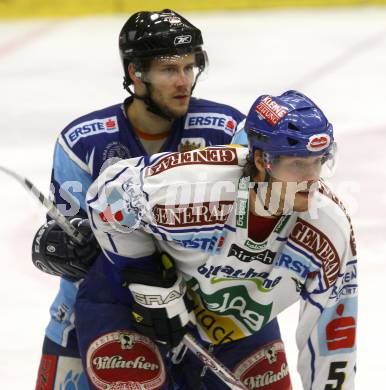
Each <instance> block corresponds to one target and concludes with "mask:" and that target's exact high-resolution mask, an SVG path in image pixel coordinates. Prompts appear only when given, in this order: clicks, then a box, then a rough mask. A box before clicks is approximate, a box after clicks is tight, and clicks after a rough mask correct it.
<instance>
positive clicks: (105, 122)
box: [64, 116, 119, 147]
mask: <svg viewBox="0 0 386 390" xmlns="http://www.w3.org/2000/svg"><path fill="white" fill-rule="evenodd" d="M118 130H119V129H118V121H117V117H116V116H112V117H110V118H106V119H94V120H92V121H87V122H83V123H79V124H77V125H76V126H74V127H71V128H70V129H68V130H67V131H66V133H65V135H64V137H65V139H66V141H67V143H68V144H69V145H70V147H73V146H74V145H75V144H76V143H77V142H78V141H79V140H80V139H81V138H86V137H90V136H92V135H97V134H101V133H116V132H118Z"/></svg>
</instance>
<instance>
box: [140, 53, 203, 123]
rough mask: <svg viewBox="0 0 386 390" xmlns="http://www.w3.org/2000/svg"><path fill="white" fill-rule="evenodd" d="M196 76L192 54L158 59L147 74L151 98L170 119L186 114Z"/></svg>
mask: <svg viewBox="0 0 386 390" xmlns="http://www.w3.org/2000/svg"><path fill="white" fill-rule="evenodd" d="M196 75H197V67H196V62H195V57H194V55H193V54H186V55H175V56H165V57H158V58H157V59H154V60H153V61H152V63H151V66H150V69H149V71H148V72H147V78H148V81H149V82H150V84H151V97H152V99H153V100H154V101H155V103H156V104H157V105H158V106H159V107H160V108H161V110H162V111H163V112H165V113H166V114H167V115H169V116H171V117H172V118H178V117H181V116H183V115H185V114H186V112H187V110H188V106H189V101H190V95H191V92H192V85H193V83H194V80H195V77H196Z"/></svg>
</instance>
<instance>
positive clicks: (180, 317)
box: [124, 254, 194, 347]
mask: <svg viewBox="0 0 386 390" xmlns="http://www.w3.org/2000/svg"><path fill="white" fill-rule="evenodd" d="M161 262H162V269H161V270H160V271H159V272H158V273H154V272H153V273H151V272H148V271H144V270H139V269H125V270H124V278H125V283H126V284H127V286H128V288H129V290H130V291H131V293H132V296H133V306H132V311H131V316H132V321H133V327H134V329H135V330H137V331H138V332H139V333H141V334H143V335H145V336H148V337H150V338H151V339H153V340H155V341H157V342H160V343H162V344H167V345H168V346H169V347H176V346H177V345H179V344H180V342H181V340H182V338H183V337H184V335H185V333H186V332H187V328H186V326H187V324H188V322H189V320H190V317H189V313H190V312H191V311H192V310H193V306H194V305H193V302H192V301H191V300H190V299H189V298H188V296H187V295H186V283H185V281H184V280H183V278H182V277H181V275H177V273H176V269H175V267H174V264H173V262H172V261H171V259H170V257H169V256H168V255H166V254H162V255H161ZM136 281H138V282H136Z"/></svg>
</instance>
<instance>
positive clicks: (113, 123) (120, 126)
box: [46, 98, 246, 346]
mask: <svg viewBox="0 0 386 390" xmlns="http://www.w3.org/2000/svg"><path fill="white" fill-rule="evenodd" d="M131 102H132V98H128V99H126V100H125V101H124V102H123V103H121V104H116V105H113V106H110V107H107V108H104V109H101V110H98V111H94V112H92V113H89V114H87V115H84V116H82V117H80V118H78V119H76V120H75V121H73V122H71V123H70V124H69V125H68V126H67V127H66V128H65V129H64V130H63V131H62V132H61V134H60V135H59V137H58V140H57V143H56V146H55V153H54V162H53V169H52V178H51V197H52V199H53V200H54V201H55V203H56V204H57V206H58V208H59V209H60V211H61V212H62V213H63V214H64V215H66V216H68V217H69V218H71V217H74V216H81V217H84V218H87V213H86V211H85V210H86V206H85V195H86V192H87V190H88V188H89V186H90V185H91V183H92V182H93V181H94V180H95V179H96V178H97V177H98V176H99V174H100V173H101V172H102V171H103V169H104V168H106V167H107V166H109V165H111V164H112V163H114V162H116V161H117V159H127V158H131V157H138V156H143V155H146V154H147V153H146V151H145V149H144V148H143V146H142V144H141V142H140V140H139V139H138V138H137V136H136V134H135V132H134V131H133V127H132V125H131V124H130V121H129V120H128V118H127V116H126V108H127V107H128V105H129V104H130V103H131ZM243 120H244V115H243V114H241V113H240V112H239V111H238V110H236V109H235V108H232V107H230V106H228V105H224V104H219V103H215V102H212V101H208V100H203V99H197V98H192V99H191V101H190V105H189V109H188V112H187V114H186V115H185V116H183V117H181V118H179V119H177V120H175V121H174V123H173V126H172V129H171V131H170V135H169V137H168V138H167V139H166V141H165V143H164V144H163V146H162V147H161V150H160V151H165V152H170V151H188V150H193V149H197V148H203V147H205V146H211V145H224V144H229V143H232V142H235V143H236V142H237V143H244V142H245V140H246V137H245V135H244V134H243V132H242V131H238V132H237V135H236V129H237V128H238V127H239V128H240V127H241V126H239V125H240V124H241V123H242V122H243ZM234 136H235V138H234V139H233V137H234ZM78 285H79V282H78V283H72V282H70V281H68V280H65V279H62V280H61V283H60V290H59V293H58V295H57V296H56V298H55V301H54V302H53V304H52V306H51V309H50V314H51V321H50V323H49V325H48V327H47V329H46V335H47V337H48V338H50V339H51V340H53V341H54V342H56V343H57V344H60V345H62V346H71V345H73V343H74V342H75V339H73V338H72V337H71V335H72V334H73V332H72V331H73V330H74V328H75V326H74V303H75V297H76V293H77V288H78ZM73 346H75V345H73Z"/></svg>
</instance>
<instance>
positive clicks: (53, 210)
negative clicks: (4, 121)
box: [0, 165, 86, 244]
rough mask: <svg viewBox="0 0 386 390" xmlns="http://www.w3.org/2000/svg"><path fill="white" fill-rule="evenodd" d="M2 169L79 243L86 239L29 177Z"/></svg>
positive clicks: (0, 167)
mask: <svg viewBox="0 0 386 390" xmlns="http://www.w3.org/2000/svg"><path fill="white" fill-rule="evenodd" d="M0 171H2V172H4V173H6V174H7V175H9V176H11V177H13V178H14V179H15V180H17V181H18V182H19V183H20V184H21V185H22V186H23V187H24V188H25V189H26V190H27V191H28V192H29V193H30V194H32V195H33V196H34V197H35V198H36V199H37V200H38V201H39V202H40V203H41V204H42V205H43V206H44V207H45V208H46V209H47V214H48V215H49V216H50V217H51V218H52V219H53V220H54V221H56V223H57V224H58V225H59V226H60V227H61V228H62V229H63V230H64V231H65V232H66V233H67V234H68V235H69V236H70V237H71V238H72V239H73V240H74V241H76V242H77V243H78V244H83V243H84V242H85V241H86V239H85V237H84V236H83V235H82V234H81V233H80V231H79V230H77V229H76V228H75V227H74V226H72V225H71V223H70V222H69V221H68V220H67V219H66V217H65V216H64V215H63V214H62V213H61V212H60V211H59V210H58V208H57V207H56V205H55V204H54V203H53V202H52V201H51V200H49V199H48V198H46V197H45V196H44V194H43V193H42V192H40V191H39V190H38V189H37V188H36V187H35V186H34V185H33V184H32V183H31V182H30V181H29V180H28V179H27V178H25V177H23V176H20V175H18V174H17V173H16V172H13V171H11V170H10V169H8V168H5V167H3V166H1V165H0Z"/></svg>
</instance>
